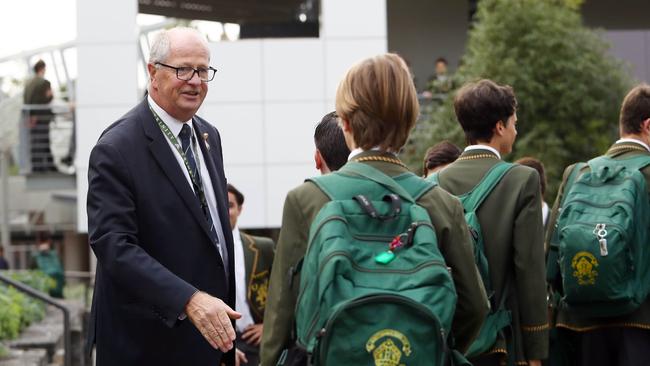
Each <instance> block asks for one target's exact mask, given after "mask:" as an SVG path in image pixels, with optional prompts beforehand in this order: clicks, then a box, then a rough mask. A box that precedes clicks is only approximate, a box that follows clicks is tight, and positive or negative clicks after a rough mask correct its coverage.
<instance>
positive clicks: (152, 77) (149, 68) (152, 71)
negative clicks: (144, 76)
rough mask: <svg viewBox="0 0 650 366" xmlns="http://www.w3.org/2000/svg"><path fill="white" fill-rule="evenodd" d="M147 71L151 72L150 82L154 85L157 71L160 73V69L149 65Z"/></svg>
mask: <svg viewBox="0 0 650 366" xmlns="http://www.w3.org/2000/svg"><path fill="white" fill-rule="evenodd" d="M147 71H149V82H150V83H153V80H154V79H155V77H156V71H158V69H157V68H156V65H154V64H147Z"/></svg>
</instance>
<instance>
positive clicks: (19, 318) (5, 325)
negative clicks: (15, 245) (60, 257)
mask: <svg viewBox="0 0 650 366" xmlns="http://www.w3.org/2000/svg"><path fill="white" fill-rule="evenodd" d="M5 274H8V275H9V276H10V277H11V278H12V279H14V280H17V281H20V282H22V283H24V284H27V285H29V286H31V287H33V288H34V289H36V290H39V291H41V292H45V293H47V292H48V291H49V289H50V288H51V287H52V286H54V281H53V280H52V279H51V278H49V277H48V276H47V275H45V274H44V273H42V272H40V271H24V272H5ZM44 316H45V304H43V303H42V302H41V301H38V300H34V299H32V298H30V297H28V296H26V295H24V294H23V293H21V292H19V291H18V290H16V289H15V288H13V287H10V286H4V285H0V340H3V339H13V338H16V337H18V335H19V334H20V331H21V330H22V329H23V328H25V327H27V326H28V325H30V324H31V323H33V322H37V321H40V320H41V319H43V317H44Z"/></svg>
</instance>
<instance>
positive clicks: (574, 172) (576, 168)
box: [549, 162, 587, 249]
mask: <svg viewBox="0 0 650 366" xmlns="http://www.w3.org/2000/svg"><path fill="white" fill-rule="evenodd" d="M586 165H587V163H583V162H580V163H575V164H574V165H573V168H572V169H571V173H569V176H568V177H567V179H566V183H564V187H563V190H562V199H561V200H560V209H561V208H562V206H564V201H566V197H567V195H568V193H569V190H570V189H571V187H572V186H573V183H574V182H575V181H576V179H577V178H578V174H579V173H580V171H581V170H582V168H584V167H585V166H586ZM555 225H556V226H557V222H556V223H555ZM559 242H560V230H557V227H555V228H553V236H552V237H551V241H550V243H549V244H550V247H551V248H552V249H556V247H557V244H558V243H559Z"/></svg>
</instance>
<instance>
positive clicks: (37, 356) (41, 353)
mask: <svg viewBox="0 0 650 366" xmlns="http://www.w3.org/2000/svg"><path fill="white" fill-rule="evenodd" d="M47 365H48V360H47V352H46V351H45V350H44V349H29V350H20V349H11V350H9V356H7V357H5V358H0V366H47Z"/></svg>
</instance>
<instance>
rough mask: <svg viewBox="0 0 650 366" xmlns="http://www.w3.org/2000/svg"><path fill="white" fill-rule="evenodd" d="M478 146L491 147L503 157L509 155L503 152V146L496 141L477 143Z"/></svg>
mask: <svg viewBox="0 0 650 366" xmlns="http://www.w3.org/2000/svg"><path fill="white" fill-rule="evenodd" d="M476 145H484V146H489V147H491V148H493V149H494V150H496V151H498V152H499V154H501V155H502V156H503V155H505V154H506V153H507V151H505V152H504V151H503V149H502V148H501V144H499V143H498V141H496V139H492V141H490V142H487V141H476Z"/></svg>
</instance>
